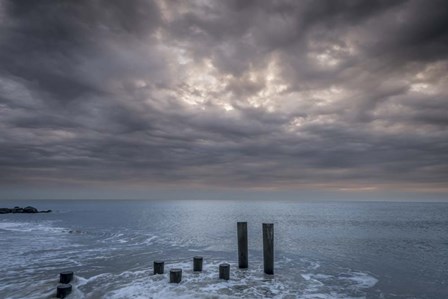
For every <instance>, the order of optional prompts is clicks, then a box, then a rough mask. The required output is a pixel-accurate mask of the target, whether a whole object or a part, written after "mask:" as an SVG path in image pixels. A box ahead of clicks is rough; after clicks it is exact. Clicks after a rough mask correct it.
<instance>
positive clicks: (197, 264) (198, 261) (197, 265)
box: [193, 256, 203, 272]
mask: <svg viewBox="0 0 448 299" xmlns="http://www.w3.org/2000/svg"><path fill="white" fill-rule="evenodd" d="M202 261H203V258H202V256H195V257H193V271H195V272H201V271H202Z"/></svg>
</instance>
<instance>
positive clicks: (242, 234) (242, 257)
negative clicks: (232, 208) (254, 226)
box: [237, 222, 248, 268]
mask: <svg viewBox="0 0 448 299" xmlns="http://www.w3.org/2000/svg"><path fill="white" fill-rule="evenodd" d="M237 235H238V267H240V268H247V267H248V253H247V251H248V249H247V246H248V245H247V222H238V223H237Z"/></svg>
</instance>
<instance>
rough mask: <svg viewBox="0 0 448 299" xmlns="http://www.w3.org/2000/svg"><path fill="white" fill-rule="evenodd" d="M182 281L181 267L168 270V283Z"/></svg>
mask: <svg viewBox="0 0 448 299" xmlns="http://www.w3.org/2000/svg"><path fill="white" fill-rule="evenodd" d="M181 281H182V269H179V268H174V269H171V270H170V283H179V282H181Z"/></svg>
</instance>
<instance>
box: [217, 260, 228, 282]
mask: <svg viewBox="0 0 448 299" xmlns="http://www.w3.org/2000/svg"><path fill="white" fill-rule="evenodd" d="M219 279H224V280H229V279H230V265H229V264H227V263H222V264H220V265H219Z"/></svg>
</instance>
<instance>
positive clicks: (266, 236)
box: [263, 223, 274, 275]
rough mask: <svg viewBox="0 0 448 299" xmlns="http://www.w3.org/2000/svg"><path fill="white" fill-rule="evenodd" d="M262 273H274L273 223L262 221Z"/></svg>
mask: <svg viewBox="0 0 448 299" xmlns="http://www.w3.org/2000/svg"><path fill="white" fill-rule="evenodd" d="M263 259H264V273H266V274H271V275H272V274H274V224H273V223H263Z"/></svg>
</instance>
